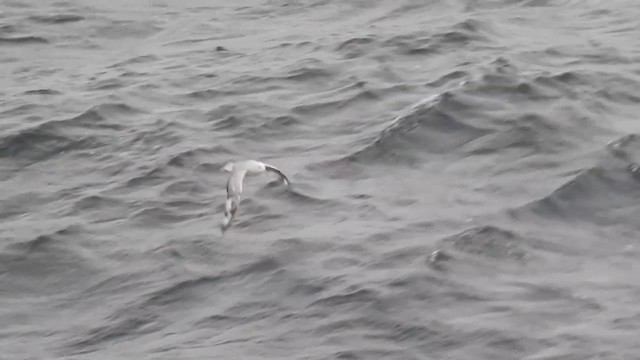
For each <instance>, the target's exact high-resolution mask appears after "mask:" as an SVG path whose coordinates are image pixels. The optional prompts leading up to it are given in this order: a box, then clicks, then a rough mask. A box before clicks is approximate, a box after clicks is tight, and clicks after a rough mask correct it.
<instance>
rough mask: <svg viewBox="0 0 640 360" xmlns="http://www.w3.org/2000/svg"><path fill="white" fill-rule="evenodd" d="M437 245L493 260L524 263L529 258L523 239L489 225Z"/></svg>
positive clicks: (466, 231) (462, 233) (444, 240)
mask: <svg viewBox="0 0 640 360" xmlns="http://www.w3.org/2000/svg"><path fill="white" fill-rule="evenodd" d="M438 243H439V244H442V245H445V246H447V247H450V248H451V249H453V250H455V251H458V252H462V253H466V254H470V255H479V256H482V257H488V258H493V259H501V260H515V261H524V260H527V259H528V258H529V257H530V253H529V250H528V249H527V247H528V246H527V244H526V242H525V239H524V238H523V237H521V236H519V235H517V234H516V233H514V232H513V231H509V230H505V229H502V228H499V227H496V226H491V225H488V226H482V227H476V228H471V229H468V230H465V231H463V232H461V233H458V234H454V235H451V236H447V237H445V238H444V239H441V240H440V241H439V242H438Z"/></svg>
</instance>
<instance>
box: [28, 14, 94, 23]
mask: <svg viewBox="0 0 640 360" xmlns="http://www.w3.org/2000/svg"><path fill="white" fill-rule="evenodd" d="M29 19H30V20H32V21H35V22H38V23H43V24H53V25H55V24H67V23H73V22H78V21H82V20H84V17H83V16H80V15H76V14H55V15H34V16H30V17H29Z"/></svg>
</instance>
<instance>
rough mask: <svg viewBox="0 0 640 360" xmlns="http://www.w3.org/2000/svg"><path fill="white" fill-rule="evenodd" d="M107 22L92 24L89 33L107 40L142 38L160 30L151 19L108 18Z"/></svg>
mask: <svg viewBox="0 0 640 360" xmlns="http://www.w3.org/2000/svg"><path fill="white" fill-rule="evenodd" d="M108 22H109V23H108V24H106V25H100V26H93V27H92V28H91V35H92V36H93V37H98V38H104V39H109V40H122V39H131V38H134V39H143V38H146V37H149V36H151V35H154V34H156V33H158V32H159V31H161V30H162V28H161V27H160V26H158V25H156V22H155V21H152V20H146V21H145V20H141V21H131V20H109V21H108Z"/></svg>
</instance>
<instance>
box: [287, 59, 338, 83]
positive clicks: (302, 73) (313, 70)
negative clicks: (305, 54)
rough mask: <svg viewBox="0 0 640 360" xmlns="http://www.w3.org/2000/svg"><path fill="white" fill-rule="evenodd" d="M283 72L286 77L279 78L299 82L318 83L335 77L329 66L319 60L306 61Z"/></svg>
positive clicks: (297, 63)
mask: <svg viewBox="0 0 640 360" xmlns="http://www.w3.org/2000/svg"><path fill="white" fill-rule="evenodd" d="M283 70H284V72H285V75H281V76H279V77H278V78H280V79H284V80H291V81H298V82H308V81H313V82H317V81H321V80H323V79H326V78H331V77H333V76H334V75H335V73H334V71H332V69H331V67H330V66H329V65H328V64H326V63H324V62H322V61H320V60H318V59H304V60H301V61H298V62H296V63H294V64H292V65H288V66H286V67H285V68H284V69H283Z"/></svg>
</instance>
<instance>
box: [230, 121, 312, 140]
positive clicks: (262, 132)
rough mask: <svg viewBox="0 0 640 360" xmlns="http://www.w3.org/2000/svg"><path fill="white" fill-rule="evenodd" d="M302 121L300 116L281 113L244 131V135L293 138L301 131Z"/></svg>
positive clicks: (259, 137)
mask: <svg viewBox="0 0 640 360" xmlns="http://www.w3.org/2000/svg"><path fill="white" fill-rule="evenodd" d="M301 124H302V122H301V121H300V119H299V118H298V117H295V116H290V115H281V116H277V117H273V118H270V119H267V120H266V121H265V122H263V123H262V124H260V125H257V126H253V127H249V128H247V129H246V130H244V131H242V136H243V137H245V138H250V139H256V140H259V139H278V138H280V139H282V138H291V136H293V135H294V134H295V133H297V132H299V128H300V125H301Z"/></svg>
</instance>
